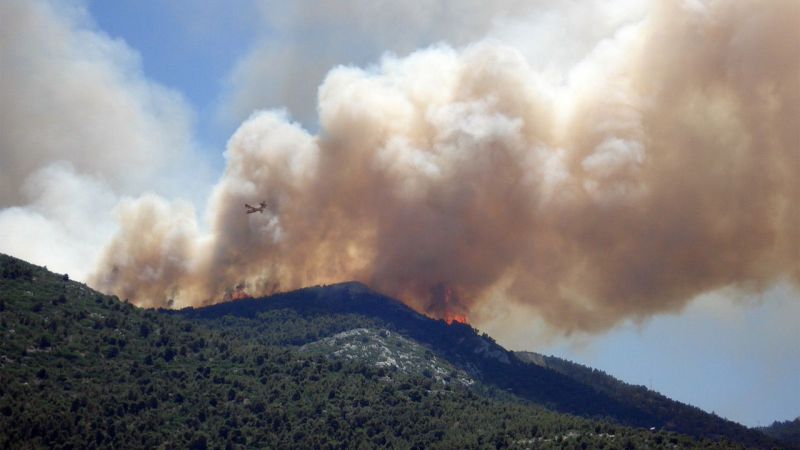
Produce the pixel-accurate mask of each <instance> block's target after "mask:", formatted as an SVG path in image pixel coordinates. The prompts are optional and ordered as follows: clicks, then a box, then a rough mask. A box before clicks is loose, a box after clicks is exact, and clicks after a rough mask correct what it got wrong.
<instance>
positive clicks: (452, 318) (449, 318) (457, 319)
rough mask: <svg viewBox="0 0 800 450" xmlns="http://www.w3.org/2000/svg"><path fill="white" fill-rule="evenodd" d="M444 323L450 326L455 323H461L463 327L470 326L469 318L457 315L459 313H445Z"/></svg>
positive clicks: (464, 315)
mask: <svg viewBox="0 0 800 450" xmlns="http://www.w3.org/2000/svg"><path fill="white" fill-rule="evenodd" d="M444 321H445V322H447V324H448V325H452V324H453V323H460V324H462V325H468V324H469V318H468V317H467V315H466V314H457V313H451V312H448V313H445V315H444Z"/></svg>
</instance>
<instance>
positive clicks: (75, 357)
mask: <svg viewBox="0 0 800 450" xmlns="http://www.w3.org/2000/svg"><path fill="white" fill-rule="evenodd" d="M0 265H1V266H2V269H0V271H1V273H3V278H2V279H0V297H1V298H2V304H3V305H4V309H3V310H2V311H0V334H1V335H2V340H0V377H1V378H2V383H0V448H21V447H22V448H193V449H206V448H287V447H292V448H330V449H334V448H376V447H386V448H494V447H511V448H574V449H578V448H615V449H619V448H623V447H624V448H628V447H630V448H697V447H700V448H735V447H736V446H735V445H732V444H731V443H730V442H726V441H720V442H714V441H708V440H694V439H692V438H689V437H686V436H683V435H679V434H675V433H670V432H666V431H648V430H644V429H636V428H630V427H625V426H621V425H618V424H615V423H612V422H609V421H600V420H588V419H584V418H579V417H575V416H572V415H566V414H560V413H555V412H552V411H548V410H546V409H544V408H543V407H541V406H537V405H534V404H531V403H529V402H526V401H523V400H520V399H519V398H517V397H514V396H512V395H510V394H508V393H505V392H503V391H499V390H497V389H495V388H493V387H491V386H486V385H483V384H481V383H476V384H475V385H472V386H469V387H467V386H464V385H461V384H458V383H449V384H448V383H441V382H438V381H436V380H435V379H434V377H433V375H435V374H434V373H418V374H414V373H401V372H399V371H396V370H390V369H387V368H384V367H376V366H375V365H373V364H369V363H367V362H364V361H359V360H350V359H336V358H332V357H328V356H326V355H322V354H318V353H312V352H305V351H299V349H298V348H297V347H296V346H297V345H300V344H303V343H309V342H313V341H317V340H319V339H322V338H325V337H327V336H330V335H332V334H335V333H338V332H341V331H345V330H351V329H354V328H371V327H373V328H374V327H375V326H376V321H375V320H374V319H372V318H368V317H365V316H363V315H359V314H350V313H343V312H342V313H335V314H327V315H304V314H301V313H299V312H297V311H295V310H291V309H286V308H278V309H275V310H270V311H262V312H260V313H258V314H256V315H254V316H253V317H250V318H245V317H231V316H226V317H221V318H217V319H213V320H200V319H194V320H190V319H186V318H183V317H181V316H178V315H175V314H160V313H158V312H156V311H152V310H141V309H138V308H135V307H133V306H131V305H130V304H128V303H122V302H120V301H119V300H118V299H116V298H114V297H106V296H102V295H99V294H97V293H96V292H94V291H92V290H90V289H88V288H87V287H85V286H84V285H82V284H80V283H76V282H73V281H67V280H66V279H65V277H63V276H58V275H55V274H51V273H48V272H46V271H45V270H43V269H41V268H37V267H34V266H30V265H28V264H26V263H24V262H21V261H18V260H16V259H13V258H10V257H6V256H2V255H0ZM6 273H9V274H13V275H14V276H13V277H11V276H6V275H5V274H6ZM20 274H23V275H20ZM26 274H27V275H26ZM61 294H63V295H64V298H65V301H63V302H61V301H57V302H52V301H49V300H47V301H46V299H52V298H59V295H61ZM35 305H39V306H38V307H36V308H34V306H35ZM52 324H57V325H56V326H53V325H52ZM386 336H387V335H386V334H384V335H383V337H386Z"/></svg>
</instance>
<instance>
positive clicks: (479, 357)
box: [176, 282, 775, 448]
mask: <svg viewBox="0 0 800 450" xmlns="http://www.w3.org/2000/svg"><path fill="white" fill-rule="evenodd" d="M281 310H291V311H294V312H296V313H297V314H300V315H302V316H303V317H308V318H315V317H328V316H329V315H331V314H356V315H359V316H362V317H364V318H368V319H369V320H371V321H373V322H374V325H373V326H374V327H377V328H381V329H387V330H391V331H394V332H396V333H399V334H400V335H402V336H405V337H406V338H408V339H411V340H414V341H416V342H418V343H420V344H422V345H424V346H425V347H427V348H428V349H430V351H431V352H432V353H433V354H435V355H436V356H438V357H440V358H442V359H444V360H447V361H448V362H449V363H450V364H452V365H453V366H455V367H457V368H459V369H461V370H463V371H464V372H466V373H467V374H469V375H470V376H471V377H473V378H475V379H476V380H478V381H480V382H481V383H482V384H485V385H488V386H491V387H494V388H496V389H499V390H502V391H504V392H508V393H511V394H513V395H516V396H518V397H521V398H524V399H526V400H529V401H533V402H535V403H537V404H540V405H542V406H545V407H546V408H548V409H551V410H555V411H559V412H564V413H569V414H575V415H580V416H583V417H587V418H594V419H606V418H611V419H613V420H615V421H618V422H619V423H622V424H626V425H630V426H636V427H644V428H651V427H652V428H655V429H664V430H669V431H676V432H680V433H685V434H689V435H692V436H696V437H707V438H711V439H719V438H722V437H725V438H729V439H732V440H735V441H737V442H742V443H744V444H746V445H751V446H757V447H762V448H768V447H771V446H773V445H774V444H775V441H773V440H772V439H770V438H768V437H766V436H765V435H764V434H762V433H760V432H758V431H755V430H750V429H748V428H746V427H744V426H742V425H739V424H736V423H734V422H731V421H728V420H725V419H722V418H720V417H718V416H715V415H712V414H708V413H706V412H703V411H702V410H700V409H698V408H695V407H692V406H689V405H684V404H681V403H679V402H675V401H673V400H670V399H668V398H666V397H664V396H662V395H660V394H658V393H655V392H651V391H646V392H640V391H638V390H636V389H633V390H630V391H629V390H624V391H621V392H620V391H618V390H615V389H603V388H602V385H600V384H598V383H593V382H591V380H590V379H589V378H588V377H581V376H577V375H575V373H578V372H576V371H567V370H559V368H560V367H562V366H563V365H557V364H555V363H553V364H552V366H553V367H551V366H550V365H547V364H532V363H530V360H529V358H526V357H525V355H524V354H521V355H517V354H515V353H513V352H509V351H507V350H505V349H504V348H503V347H501V346H500V345H498V344H497V343H496V342H495V341H494V340H493V339H492V338H491V337H489V336H487V335H486V334H479V333H478V332H477V330H475V329H474V328H472V327H471V326H469V325H465V324H459V323H453V324H452V325H448V324H447V323H445V322H444V321H441V320H433V319H430V318H428V317H426V316H424V315H421V314H419V313H417V312H415V311H413V310H412V309H410V308H408V307H407V306H406V305H404V304H403V303H401V302H399V301H397V300H395V299H391V298H389V297H386V296H383V295H381V294H379V293H376V292H373V291H371V290H370V289H369V288H367V287H366V286H364V285H363V284H360V283H354V282H350V283H341V284H336V285H331V286H318V287H313V288H306V289H301V290H298V291H293V292H288V293H283V294H277V295H273V296H271V297H267V298H263V299H245V300H239V301H236V302H230V303H221V304H217V305H212V306H208V307H204V308H198V309H191V308H189V309H185V310H182V311H179V312H177V313H176V314H180V315H182V316H184V317H187V318H194V319H219V318H223V317H239V318H242V319H245V320H252V321H254V323H258V322H259V319H261V318H264V317H266V316H268V315H269V312H270V311H281ZM346 328H347V327H341V329H338V330H333V329H331V330H329V331H330V332H334V331H335V332H341V331H345V329H346ZM314 340H316V337H314V336H306V337H305V339H303V338H299V339H297V338H295V339H294V340H288V341H286V342H287V343H289V344H293V345H303V344H307V343H308V342H312V341H314ZM573 372H574V373H573ZM634 394H635V395H634Z"/></svg>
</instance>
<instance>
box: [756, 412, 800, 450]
mask: <svg viewBox="0 0 800 450" xmlns="http://www.w3.org/2000/svg"><path fill="white" fill-rule="evenodd" d="M759 430H761V431H762V432H763V433H764V434H766V435H768V436H772V437H773V438H775V439H778V440H780V441H782V442H785V443H787V444H791V445H794V446H797V447H800V417H798V418H796V419H794V420H787V421H785V422H778V421H775V422H773V423H772V425H770V426H768V427H763V428H759Z"/></svg>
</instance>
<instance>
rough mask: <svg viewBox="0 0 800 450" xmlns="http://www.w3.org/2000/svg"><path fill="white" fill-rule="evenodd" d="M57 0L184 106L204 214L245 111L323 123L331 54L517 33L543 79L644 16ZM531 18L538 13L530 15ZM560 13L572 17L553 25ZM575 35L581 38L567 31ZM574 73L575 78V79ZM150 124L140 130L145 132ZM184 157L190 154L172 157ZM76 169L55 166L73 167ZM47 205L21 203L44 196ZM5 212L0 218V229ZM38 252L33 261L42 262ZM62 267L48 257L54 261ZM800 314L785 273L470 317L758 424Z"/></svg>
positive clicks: (776, 391) (789, 386)
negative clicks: (612, 316) (606, 315)
mask: <svg viewBox="0 0 800 450" xmlns="http://www.w3.org/2000/svg"><path fill="white" fill-rule="evenodd" d="M55 3H56V4H57V5H60V6H59V7H62V6H64V5H67V6H69V5H74V6H75V7H76V8H77V9H78V10H79V11H81V12H80V13H79V14H78V15H79V16H81V17H82V18H79V19H77V21H78V22H80V23H88V24H87V25H84V28H85V29H88V30H90V31H91V32H92V33H97V34H100V35H106V36H108V37H110V38H111V40H112V41H114V42H117V43H118V44H119V46H121V47H122V49H121V50H120V49H115V50H114V49H112V50H111V51H112V52H117V53H116V54H122V55H123V57H121V59H126V58H129V57H131V55H133V58H134V59H137V58H138V61H136V62H133V63H131V66H132V67H135V68H137V70H140V71H141V77H140V78H135V79H133V80H132V81H131V80H129V81H126V83H127V82H129V83H132V85H133V86H134V89H132V92H139V93H141V92H143V91H147V92H150V90H148V89H149V88H148V89H142V88H141V85H142V83H144V85H147V86H150V85H149V84H148V83H153V84H154V85H156V86H158V87H157V88H156V89H154V91H155V93H151V94H148V95H152V96H153V97H154V98H153V99H151V100H148V101H146V102H145V106H143V107H142V108H143V110H145V111H146V112H147V111H149V110H150V108H151V105H152V104H157V105H160V106H157V107H153V108H154V109H156V110H158V111H161V110H162V109H170V108H172V107H175V108H177V109H179V110H180V111H182V112H181V113H180V114H179V115H180V117H183V118H185V121H186V122H187V123H188V124H184V123H183V122H184V119H181V120H176V121H175V122H176V123H175V124H172V122H171V121H168V122H170V123H169V124H167V125H164V127H165V129H164V130H162V131H159V133H161V134H159V136H162V137H161V138H158V139H156V140H155V142H162V143H163V142H166V144H164V145H165V148H168V147H170V146H171V145H172V144H171V143H172V142H188V144H186V147H187V148H188V150H186V151H185V152H184V154H183V156H180V157H176V158H177V159H175V160H176V161H179V163H178V166H180V167H187V166H186V165H187V164H189V166H188V167H189V169H188V170H184V171H183V174H182V175H180V176H178V178H179V179H183V177H184V176H185V177H187V178H193V179H194V181H193V182H195V183H197V184H196V186H198V187H197V188H195V189H194V190H193V191H194V192H195V195H194V196H192V195H191V194H190V195H188V197H189V198H190V200H191V202H192V203H193V204H194V206H195V207H196V209H198V210H200V211H202V210H203V208H204V207H205V205H204V202H205V198H206V196H207V193H208V191H209V189H210V186H211V185H213V183H215V182H216V180H217V178H218V177H219V176H220V175H221V174H222V172H223V170H224V169H225V158H224V157H223V153H224V151H225V148H226V143H227V142H228V140H229V139H230V137H231V135H232V134H233V133H234V132H235V131H236V129H237V128H238V127H239V125H240V124H241V122H242V121H243V120H245V119H246V118H247V117H248V116H249V115H250V114H251V113H252V112H253V111H255V110H258V109H280V110H283V111H285V113H284V114H286V115H287V116H288V117H290V118H292V120H296V121H298V122H299V123H300V124H301V125H302V126H304V127H305V128H306V129H307V130H309V131H310V132H312V133H315V132H317V131H318V130H319V128H320V125H319V118H318V116H317V103H316V98H317V88H318V86H319V85H320V84H321V83H322V82H323V80H324V78H325V76H326V74H328V72H329V71H330V70H331V69H332V68H334V67H336V66H338V65H355V66H359V67H367V68H370V67H374V65H376V64H378V63H379V62H380V60H381V57H382V56H383V55H385V54H395V55H398V56H400V57H402V56H404V55H406V54H408V53H410V52H413V51H414V50H416V49H418V48H424V47H427V46H430V45H434V44H437V43H446V44H449V45H451V46H454V47H460V46H464V45H467V44H470V43H472V42H473V41H478V40H481V39H484V38H486V37H487V36H489V37H490V38H491V39H494V40H498V41H502V42H504V43H511V44H513V45H516V44H514V43H520V44H519V45H517V48H518V49H519V51H520V53H521V54H522V55H524V56H525V57H526V58H527V59H528V63H529V64H530V65H531V66H532V67H534V68H535V69H536V70H539V71H540V73H542V74H543V75H542V77H543V78H546V79H553V78H555V79H558V78H559V77H560V76H563V75H559V73H562V72H564V70H563V68H564V67H572V66H573V65H575V64H576V62H578V61H580V60H581V58H582V57H583V56H584V55H585V54H586V53H587V52H588V50H590V49H592V48H594V46H596V45H598V42H601V41H603V39H610V38H611V37H614V36H619V35H620V34H624V33H623V32H621V31H619V30H622V29H624V28H625V26H626V25H630V24H635V23H636V21H637V20H639V19H641V17H642V11H641V10H642V8H643V7H642V6H641V3H644V2H631V1H619V2H607V3H608V5H611V6H608V5H606V6H603V7H600V6H597V14H598V15H597V16H588V17H589V18H588V19H587V14H589V13H591V12H592V11H593V10H592V8H594V7H595V6H596V4H599V3H600V2H596V3H592V4H591V5H592V6H591V7H587V8H580V9H585V10H588V11H589V12H588V13H587V12H585V11H584V12H582V15H581V14H578V13H575V12H574V11H572V9H575V8H576V6H575V5H573V4H571V3H570V4H567V3H565V5H566V6H564V7H563V8H564V11H561V10H557V7H555V6H552V5H551V6H545V4H544V3H542V4H537V5H538V6H539V7H541V8H542V9H543V10H545V9H546V11H545V13H546V14H545V13H542V14H540V15H537V12H536V11H535V10H534V11H530V10H529V9H530V5H529V6H524V5H523V6H520V3H519V2H513V1H508V2H500V3H499V4H498V5H497V6H494V7H492V6H488V5H487V6H479V5H476V4H471V3H470V5H471V6H463V5H466V4H467V3H469V2H465V3H462V4H458V3H454V2H447V1H444V2H436V1H426V2H420V3H419V5H417V7H412V6H408V5H406V6H403V5H400V4H399V3H388V4H387V5H384V7H382V8H381V9H370V8H374V7H373V6H370V3H369V2H362V1H357V0H353V1H348V0H340V1H337V2H332V3H330V5H323V4H321V3H314V2H297V3H290V2H280V1H270V0H264V1H256V0H252V1H250V0H237V1H211V2H202V3H199V2H193V1H189V0H179V1H168V0H147V1H141V0H137V1H133V0H130V1H129V0H123V1H100V0H91V1H89V2H88V3H85V4H83V3H81V2H76V1H71V2H62V3H58V2H55ZM523 3H524V2H523ZM84 5H85V9H84ZM331 5H332V6H331ZM612 6H613V7H612ZM520 8H522V9H520ZM548 8H550V9H548ZM559 14H561V15H559ZM528 16H530V17H534V18H536V17H539V19H536V20H534V21H533V22H531V23H533V25H530V26H528V25H527V22H526V21H525V20H526V19H525V18H526V17H528ZM562 16H563V17H567V18H568V19H569V20H564V21H559V20H562V19H559V18H560V17H562ZM542 17H543V18H542ZM519 18H521V19H519ZM512 19H513V20H512ZM517 19H519V20H517ZM532 20H533V19H532ZM585 20H590V21H591V22H590V23H592V24H593V27H592V28H591V31H586V30H587V27H586V26H585V24H586V22H585ZM570 33H575V36H578V35H580V36H579V37H576V38H575V39H572V34H570ZM534 41H535V42H544V43H549V44H554V43H555V44H557V45H558V47H559V48H558V50H559V51H558V52H554V51H553V50H543V49H541V48H540V47H539V46H537V45H534V44H531V43H530V42H534ZM100 47H102V48H105V47H103V46H102V45H101V46H100ZM112 47H113V46H112ZM549 47H554V45H550V46H549ZM103 51H105V50H103ZM548 52H550V53H548ZM125 55H127V56H125ZM126 67H128V66H126ZM575 73H576V74H575V76H576V77H579V76H580V74H581V73H580V71H577V72H575ZM125 86H128V85H127V84H126V85H125ZM161 89H165V90H166V92H162V91H161ZM121 101H122V100H121ZM126 101H127V100H126ZM148 105H150V106H148ZM164 105H166V106H164ZM176 105H177V106H176ZM157 126H158V125H148V127H149V128H147V129H148V130H150V129H151V128H153V127H157ZM175 136H178V137H175ZM169 151H170V150H169V149H167V150H165V151H164V152H162V153H169ZM186 155H188V160H193V161H194V162H191V163H186V162H185V161H186V159H180V158H187V156H186ZM170 158H171V157H170ZM170 158H166V159H165V161H166V162H164V163H163V164H164V165H163V167H165V169H164V170H165V171H167V172H165V173H171V172H169V170H172V169H170V167H172V166H171V165H170V164H173V162H171V161H173V159H170ZM15 161H16V160H15ZM72 164H73V165H74V167H75V169H74V171H75V172H79V173H81V171H86V172H87V173H90V174H92V176H93V177H94V178H92V179H91V180H90V181H86V180H83V179H81V180H78V181H75V186H76V187H75V189H76V190H80V192H86V191H87V190H91V192H95V191H97V190H101V189H100V188H95V187H94V186H95V183H99V184H102V183H103V182H105V181H104V180H105V178H106V177H107V178H109V179H112V180H114V179H115V177H117V178H122V179H124V180H123V181H121V182H119V184H118V185H113V183H115V182H116V181H111V182H110V183H111V184H112V185H113V190H114V193H113V194H102V196H101V197H100V198H102V199H105V200H102V201H104V202H107V204H108V205H113V204H114V202H116V201H117V199H116V198H115V197H114V196H120V197H122V198H123V201H124V199H125V198H127V197H125V196H135V195H139V194H141V193H142V192H147V191H148V189H144V188H141V184H137V183H139V181H137V180H127V179H125V177H124V176H122V175H120V174H116V175H115V174H114V172H107V171H106V172H103V171H104V170H106V167H105V166H102V167H101V166H94V165H91V164H88V163H87V165H81V164H83V163H81V162H80V161H77V162H76V161H72ZM70 170H73V169H68V170H66V171H65V173H66V175H64V176H67V177H68V178H69V177H72V175H70V173H71V172H70ZM154 170H155V169H154ZM159 170H160V169H159ZM186 172H189V173H188V174H186ZM59 173H61V172H59ZM109 173H110V175H108V174H109ZM159 173H161V172H159ZM96 174H99V175H96ZM165 178H168V177H165ZM69 179H72V178H69ZM87 186H88V187H87ZM159 189H160V191H159V193H164V192H166V193H167V194H170V193H172V190H173V189H177V188H175V186H174V185H173V184H170V183H168V182H167V183H165V184H164V185H163V188H159ZM29 191H30V190H29ZM198 192H200V193H198ZM26 195H30V194H26ZM93 195H94V194H93ZM47 198H49V197H47ZM9 201H11V202H12V203H10V205H11V206H8V205H6V204H2V205H0V206H4V207H6V206H8V208H7V209H6V210H5V214H6V215H5V216H4V217H0V219H7V220H8V221H10V220H11V219H10V218H9V217H13V218H18V217H19V216H20V215H21V214H22V211H23V209H21V208H23V206H22V205H23V203H20V202H21V200H18V199H12V200H9ZM42 201H43V200H42ZM42 201H39V200H37V201H32V202H31V205H34V206H35V205H37V204H44V203H41V202H42ZM13 202H17V203H13ZM37 202H39V203H37ZM103 204H105V203H103ZM15 205H17V206H15ZM34 209H35V208H34ZM109 209H111V207H109ZM42 214H44V213H42ZM26 217H27V216H26ZM25 220H32V221H33V222H25V223H36V224H41V226H42V227H45V228H43V229H47V230H52V229H53V228H52V226H51V225H47V224H48V223H51V222H52V221H55V220H60V219H59V218H53V217H49V216H41V215H40V216H35V217H33V218H26V219H25ZM48 220H49V221H50V222H47V221H48ZM70 220H72V219H70ZM8 221H7V222H3V220H0V229H3V228H2V226H3V224H4V223H10V222H8ZM76 223H77V222H76ZM67 225H68V226H67V227H66V228H65V229H66V231H64V233H66V234H64V236H63V239H62V240H66V241H70V239H72V240H73V241H76V242H79V241H81V239H84V237H82V236H83V235H81V234H80V233H79V232H77V231H75V229H77V228H78V225H75V224H72V222H68V223H67ZM37 226H39V225H37ZM48 227H49V228H48ZM70 227H72V228H70ZM26 228H28V229H33V228H31V227H26ZM112 228H113V227H112V226H111V225H109V228H108V230H105V229H104V228H102V227H100V226H99V225H98V229H97V230H98V231H97V232H96V233H95V234H97V235H98V236H100V237H96V238H94V239H98V242H100V241H99V240H100V239H101V238H102V239H106V238H108V237H109V236H111V235H112V234H113V229H112ZM14 229H16V230H19V229H20V228H14ZM36 229H39V228H36ZM59 229H61V228H59ZM59 236H61V235H59ZM84 240H85V239H84ZM70 242H71V241H70ZM98 245H99V244H98ZM76 246H77V247H79V248H78V251H79V252H78V253H77V254H78V255H79V256H80V257H81V258H83V257H84V256H82V255H88V254H90V255H94V253H91V252H92V251H93V250H91V249H88V248H86V249H84V248H83V247H81V246H80V245H78V244H76ZM0 250H3V251H10V250H9V249H7V248H0ZM66 253H67V252H66V251H65V255H66ZM41 255H42V254H38V253H37V254H31V256H30V257H31V258H33V259H34V260H36V258H37V257H40V258H41V257H42V256H41ZM70 258H73V257H72V256H64V261H65V262H64V264H68V263H69V262H70V261H74V260H76V259H75V258H78V257H74V258H73V259H70ZM44 263H47V262H44ZM58 264H59V263H58V262H51V263H50V266H51V267H52V266H55V267H59V265H58ZM798 317H800V294H798V291H797V290H796V289H794V288H792V287H791V283H789V282H787V283H783V282H780V281H778V282H771V283H770V284H769V285H768V288H767V289H766V290H765V291H764V292H763V293H760V294H753V293H751V294H741V293H737V292H735V291H732V290H726V289H720V290H712V291H710V292H708V293H705V294H703V295H701V296H699V297H698V298H696V299H694V300H693V301H691V302H689V303H688V306H686V307H685V308H673V309H672V310H671V312H662V313H657V314H653V315H644V316H643V317H639V318H634V319H631V318H626V319H625V320H622V321H620V322H618V324H617V325H615V326H613V327H612V328H611V329H610V330H608V331H599V332H597V333H592V334H590V333H582V332H578V333H573V334H570V335H567V336H565V335H563V334H562V333H560V332H558V331H555V332H551V331H546V332H543V331H542V328H543V327H546V326H545V325H543V324H542V323H541V322H540V321H537V320H536V319H534V318H531V319H530V320H527V319H525V318H522V319H521V318H516V320H514V321H513V324H514V326H513V327H512V329H509V328H508V327H506V324H508V323H509V321H511V319H510V318H509V317H506V316H502V315H500V316H499V318H495V319H494V320H486V323H485V326H483V327H481V325H482V324H479V328H485V329H486V330H487V331H489V332H490V333H491V334H494V335H496V336H497V337H498V338H499V340H500V342H501V343H503V344H505V345H506V346H508V347H510V348H513V349H526V350H534V351H538V352H541V353H546V354H554V355H557V356H561V357H564V358H567V359H570V360H573V361H576V362H580V363H583V364H586V365H589V366H592V367H596V368H599V369H602V370H604V371H606V372H608V373H610V374H612V375H614V376H616V377H618V378H621V379H623V380H625V381H628V382H631V383H635V384H643V385H646V386H648V387H651V388H652V389H655V390H657V391H660V392H662V393H664V394H666V395H668V396H670V397H672V398H675V399H677V400H680V401H683V402H686V403H691V404H694V405H697V406H700V407H702V408H703V409H706V410H708V411H714V412H716V413H717V414H719V415H721V416H724V417H727V418H730V419H733V420H736V421H739V422H741V423H744V424H746V425H751V426H752V425H766V424H768V423H770V422H771V421H773V420H776V419H777V420H786V419H792V418H794V417H797V416H799V415H800V376H797V374H800V345H798V344H800V331H798V329H800V328H799V327H797V326H796V323H795V322H796V319H797V318H798Z"/></svg>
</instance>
